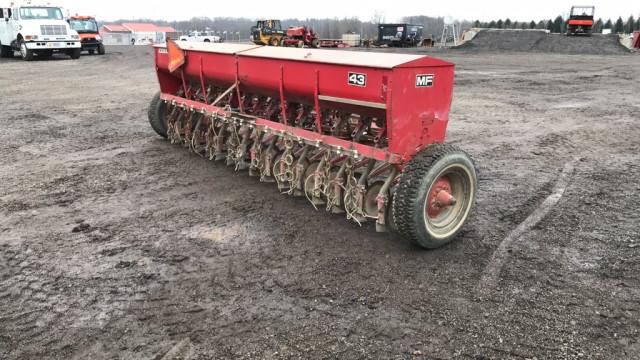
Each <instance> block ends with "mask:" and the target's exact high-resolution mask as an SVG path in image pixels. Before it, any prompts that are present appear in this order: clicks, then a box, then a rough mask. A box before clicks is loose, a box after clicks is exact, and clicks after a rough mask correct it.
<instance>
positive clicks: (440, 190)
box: [427, 176, 457, 219]
mask: <svg viewBox="0 0 640 360" xmlns="http://www.w3.org/2000/svg"><path fill="white" fill-rule="evenodd" d="M451 193H452V191H451V181H450V180H449V178H448V177H447V176H442V177H441V178H439V179H438V180H437V181H436V183H435V184H434V185H433V187H432V188H431V192H430V193H429V197H428V200H427V204H429V206H428V207H427V216H428V217H429V218H430V219H435V218H437V217H439V216H440V215H441V214H442V213H443V212H445V211H446V210H448V209H449V208H450V207H451V206H454V205H455V204H456V201H457V200H456V198H455V197H454V196H453V195H451Z"/></svg>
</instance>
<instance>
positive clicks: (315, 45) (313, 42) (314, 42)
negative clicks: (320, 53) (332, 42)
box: [311, 39, 320, 49]
mask: <svg viewBox="0 0 640 360" xmlns="http://www.w3.org/2000/svg"><path fill="white" fill-rule="evenodd" d="M319 46H320V40H318V39H313V40H311V47H312V48H314V49H316V48H318V47H319Z"/></svg>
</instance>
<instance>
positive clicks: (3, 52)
mask: <svg viewBox="0 0 640 360" xmlns="http://www.w3.org/2000/svg"><path fill="white" fill-rule="evenodd" d="M12 57H13V49H12V48H11V46H4V45H2V44H1V43H0V58H12Z"/></svg>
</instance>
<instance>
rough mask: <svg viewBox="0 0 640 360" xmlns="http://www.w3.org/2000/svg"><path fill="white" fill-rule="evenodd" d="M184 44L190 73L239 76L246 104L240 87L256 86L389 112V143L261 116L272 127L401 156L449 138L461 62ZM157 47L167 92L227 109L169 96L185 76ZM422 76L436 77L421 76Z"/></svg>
mask: <svg viewBox="0 0 640 360" xmlns="http://www.w3.org/2000/svg"><path fill="white" fill-rule="evenodd" d="M178 45H179V46H180V47H181V48H182V50H183V51H184V53H185V59H186V61H185V64H184V65H183V66H182V67H181V70H182V71H181V73H183V74H184V76H185V78H190V79H192V80H194V81H197V82H200V81H199V77H200V76H203V77H204V80H205V82H206V83H208V84H211V85H214V86H219V87H221V88H228V87H229V86H231V85H233V84H237V85H238V86H237V87H236V91H237V96H236V97H237V99H236V101H237V103H238V104H239V105H240V106H239V107H241V106H242V101H239V100H240V92H249V93H252V94H259V95H262V96H270V97H273V98H277V99H282V100H286V101H283V103H286V102H292V103H301V104H306V105H309V106H311V107H317V106H319V107H320V108H322V109H334V110H339V111H344V112H349V113H355V114H360V115H361V116H370V117H374V118H378V119H386V120H385V121H386V122H385V124H384V125H385V128H386V130H387V137H388V147H387V148H386V149H381V148H374V147H371V146H366V145H363V144H359V143H355V142H352V141H348V140H343V139H338V138H334V137H332V136H329V135H326V134H321V133H316V132H311V131H307V130H302V129H300V128H296V127H292V126H289V125H286V124H279V123H277V122H274V121H270V120H266V119H257V120H256V123H258V124H261V125H264V126H266V127H269V128H272V129H276V130H279V131H285V132H287V133H289V134H291V135H294V136H300V137H302V138H304V139H306V140H308V141H312V142H316V141H317V142H321V143H325V144H329V145H335V146H340V147H341V148H342V149H351V150H357V152H358V153H359V154H360V155H362V156H370V157H373V158H376V159H379V160H385V161H391V162H394V163H398V162H405V161H407V160H409V159H410V158H411V157H412V156H413V155H414V154H415V153H416V152H417V151H419V150H420V149H422V148H424V147H425V146H427V145H429V144H432V143H443V142H444V139H445V132H446V128H447V124H448V117H449V111H450V107H451V96H452V92H453V76H454V65H453V64H451V63H449V62H446V61H442V60H439V59H436V58H433V57H430V56H422V55H407V54H391V53H371V52H355V51H339V50H317V49H294V48H281V47H266V46H265V47H258V46H253V45H240V44H184V45H183V44H178ZM155 51H156V56H155V58H156V68H157V71H158V80H159V81H160V88H161V91H162V93H163V98H165V99H172V100H175V101H176V102H178V103H183V104H185V105H187V106H194V108H202V109H205V110H206V111H208V112H219V111H221V109H219V108H215V107H210V108H207V107H202V106H205V105H206V104H198V103H196V104H193V103H194V102H191V101H188V100H186V99H176V98H175V97H172V96H170V95H175V94H176V89H178V88H179V87H180V83H181V79H180V77H177V76H176V74H172V73H170V72H169V70H168V56H167V51H166V49H165V48H164V47H162V46H157V47H156V48H155ZM201 63H202V65H200V64H201ZM201 66H202V67H201ZM350 74H359V75H363V76H364V77H365V81H364V82H362V83H359V84H355V83H353V82H350V81H349V80H350ZM420 76H427V77H429V79H430V80H429V81H428V82H425V81H422V82H419V81H418V80H419V77H420ZM423 80H424V79H423ZM213 108H215V109H213ZM240 111H241V112H242V111H243V110H242V109H240Z"/></svg>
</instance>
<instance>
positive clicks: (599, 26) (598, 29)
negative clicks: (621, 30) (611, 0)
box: [593, 18, 602, 33]
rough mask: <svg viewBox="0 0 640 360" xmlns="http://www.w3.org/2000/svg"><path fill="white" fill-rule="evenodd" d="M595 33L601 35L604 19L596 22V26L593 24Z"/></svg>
mask: <svg viewBox="0 0 640 360" xmlns="http://www.w3.org/2000/svg"><path fill="white" fill-rule="evenodd" d="M593 32H594V33H601V32H602V19H601V18H600V19H598V21H596V22H595V24H593Z"/></svg>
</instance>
